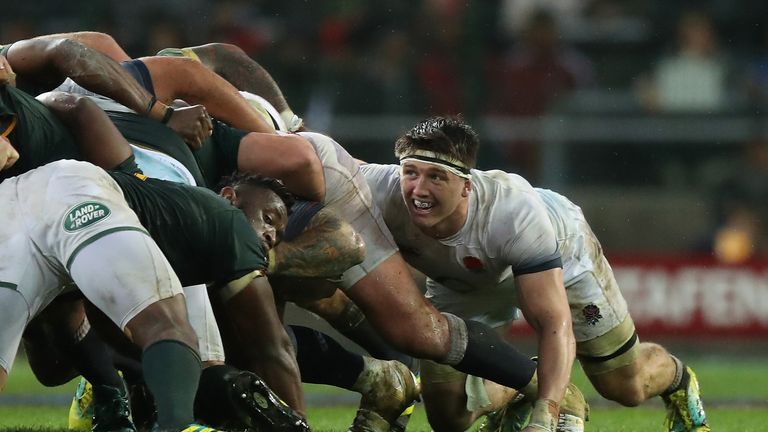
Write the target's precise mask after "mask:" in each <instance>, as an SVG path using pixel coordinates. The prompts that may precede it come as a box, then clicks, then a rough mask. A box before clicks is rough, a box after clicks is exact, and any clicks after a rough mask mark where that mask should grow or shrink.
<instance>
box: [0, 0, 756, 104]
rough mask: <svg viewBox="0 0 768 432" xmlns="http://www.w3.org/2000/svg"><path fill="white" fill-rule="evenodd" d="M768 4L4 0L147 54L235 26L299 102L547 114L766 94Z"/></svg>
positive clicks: (52, 25) (37, 17) (744, 100)
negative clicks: (582, 93) (572, 99)
mask: <svg viewBox="0 0 768 432" xmlns="http://www.w3.org/2000/svg"><path fill="white" fill-rule="evenodd" d="M745 3H750V5H746V4H745ZM766 11H768V6H766V5H764V4H762V2H758V1H742V2H728V1H725V0H709V1H699V2H686V1H680V0H677V1H674V0H673V1H661V0H658V1H650V2H647V1H639V0H621V1H619V0H486V1H482V2H480V1H478V2H465V1H458V0H414V1H411V0H409V1H405V0H397V1H387V2H367V1H362V0H327V1H322V2H310V1H291V2H284V1H275V0H224V1H216V2H214V1H212V0H168V1H163V2H154V1H151V0H134V1H130V2H122V1H116V0H109V1H98V2H97V1H92V0H74V1H72V2H67V3H60V2H55V1H53V0H40V1H36V2H34V4H31V2H29V3H23V2H14V3H11V4H9V5H6V6H4V14H3V15H2V16H0V40H2V41H5V42H7V41H12V40H15V39H20V38H23V37H28V36H31V35H35V34H40V33H52V32H62V31H71V30H74V29H93V30H100V31H106V32H108V33H110V34H113V35H114V36H115V37H116V38H117V39H118V40H119V41H120V42H121V43H122V44H123V45H124V46H126V47H128V52H129V54H132V55H135V56H139V55H147V54H148V53H153V52H156V51H157V50H159V49H161V48H165V47H168V46H182V45H183V46H188V45H194V44H201V43H205V42H209V41H222V42H231V43H235V44H237V45H239V46H240V47H242V48H243V49H244V50H245V51H246V52H248V53H249V54H251V55H252V56H253V57H254V58H257V59H259V60H260V61H263V62H264V63H265V64H266V65H268V66H269V68H270V70H274V72H275V76H277V77H278V78H279V80H280V84H281V86H282V87H284V88H285V89H286V92H287V93H288V96H289V97H290V99H291V101H292V102H293V104H294V105H296V106H297V107H298V108H300V109H302V110H306V109H307V108H308V107H310V106H312V104H317V105H319V106H322V107H323V108H327V109H330V110H332V111H333V112H341V113H377V114H378V113H423V112H425V111H427V112H435V113H443V112H463V113H467V114H470V115H475V114H482V113H501V114H510V115H526V116H535V115H539V114H541V113H543V112H546V111H547V110H548V109H551V108H552V107H553V105H554V104H556V103H557V102H558V100H560V99H562V98H563V97H564V96H566V95H568V94H569V92H571V91H573V90H575V89H580V88H589V87H591V88H597V89H602V90H604V91H621V90H628V89H634V90H635V91H636V92H637V95H638V100H639V101H640V102H641V103H642V104H643V106H645V107H646V108H648V109H649V110H671V111H688V110H692V111H711V110H718V109H735V108H739V107H745V106H747V105H745V104H748V103H749V102H750V101H751V102H757V101H759V102H763V101H764V100H765V99H766V96H767V94H766V92H767V90H766V89H768V30H767V29H765V28H763V27H764V25H765V24H766V23H765V19H764V18H763V17H764V16H765V14H764V13H761V12H766Z"/></svg>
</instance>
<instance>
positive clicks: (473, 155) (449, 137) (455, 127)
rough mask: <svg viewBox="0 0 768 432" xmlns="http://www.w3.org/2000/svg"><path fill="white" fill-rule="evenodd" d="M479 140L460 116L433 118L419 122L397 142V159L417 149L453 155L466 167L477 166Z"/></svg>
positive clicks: (452, 156)
mask: <svg viewBox="0 0 768 432" xmlns="http://www.w3.org/2000/svg"><path fill="white" fill-rule="evenodd" d="M479 146H480V138H479V137H478V135H477V132H475V130H474V129H472V127H471V126H470V125H468V124H467V123H465V122H464V119H462V118H461V117H460V116H451V117H432V118H428V119H426V120H424V121H421V122H419V123H418V124H416V126H414V127H413V128H411V130H410V131H408V132H406V133H405V135H403V136H401V137H400V138H398V139H397V141H396V142H395V155H396V156H397V157H398V159H400V158H402V157H403V156H406V155H408V154H411V153H413V152H414V151H415V150H427V151H431V152H435V153H439V154H444V155H447V156H450V157H451V158H453V159H457V160H459V161H461V162H463V163H464V164H465V165H466V166H467V167H470V168H474V167H475V166H476V165H477V150H478V147H479Z"/></svg>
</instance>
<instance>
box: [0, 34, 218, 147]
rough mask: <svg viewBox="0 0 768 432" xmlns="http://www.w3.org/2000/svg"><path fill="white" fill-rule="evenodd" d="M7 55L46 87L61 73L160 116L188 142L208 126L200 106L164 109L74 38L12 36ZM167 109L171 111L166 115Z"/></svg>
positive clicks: (21, 75) (23, 74)
mask: <svg viewBox="0 0 768 432" xmlns="http://www.w3.org/2000/svg"><path fill="white" fill-rule="evenodd" d="M6 57H7V59H8V62H9V63H10V64H11V66H12V67H13V69H14V71H15V72H16V74H17V75H18V77H17V79H18V80H19V81H22V80H30V81H31V82H34V83H36V84H38V85H41V86H45V87H48V88H54V87H56V86H58V85H59V84H60V83H61V82H62V81H63V80H64V79H65V78H66V77H69V78H71V79H72V80H73V81H75V82H76V83H78V84H79V85H81V86H83V87H85V88H86V89H88V90H91V91H92V92H94V93H98V94H101V95H104V96H107V97H109V98H112V99H114V100H116V101H117V102H119V103H121V104H123V105H125V106H127V107H128V108H130V109H132V110H134V111H136V112H137V113H139V114H141V115H145V116H147V117H150V118H152V119H155V120H158V121H163V120H165V122H166V123H167V124H168V126H169V127H171V128H172V129H174V130H175V131H176V132H177V133H179V135H181V136H182V137H183V138H184V140H185V141H186V142H187V143H188V144H190V145H193V146H195V145H198V146H199V145H200V143H201V142H202V140H203V139H205V138H206V137H207V136H208V135H209V134H210V130H211V123H210V119H209V118H208V116H207V113H206V111H205V107H202V106H197V107H190V108H186V109H185V110H179V111H176V112H173V111H169V107H168V106H167V105H165V104H163V103H162V102H158V101H156V100H155V98H154V97H153V96H152V95H151V94H150V93H149V92H148V91H147V90H145V89H144V87H142V86H141V84H139V83H138V82H137V81H136V80H135V79H133V77H132V76H131V75H130V74H129V73H128V72H126V71H125V70H124V69H123V68H122V67H121V66H120V64H118V63H116V62H115V61H113V60H112V59H110V58H109V57H107V56H105V55H104V54H102V53H100V52H98V51H96V50H94V49H91V48H88V47H87V46H85V45H83V44H81V43H79V42H77V41H75V40H73V39H56V38H50V39H45V38H38V39H27V40H23V41H19V42H15V43H14V44H13V45H11V47H10V48H9V50H8V52H7V54H6ZM167 115H170V117H167Z"/></svg>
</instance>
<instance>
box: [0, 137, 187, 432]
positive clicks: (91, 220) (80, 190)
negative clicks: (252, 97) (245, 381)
mask: <svg viewBox="0 0 768 432" xmlns="http://www.w3.org/2000/svg"><path fill="white" fill-rule="evenodd" d="M0 141H3V142H7V139H6V138H5V137H0ZM0 201H2V202H3V203H4V205H3V206H2V210H0V212H2V213H3V214H2V220H3V224H2V229H1V230H0V244H2V245H3V248H2V250H3V255H4V256H3V259H2V260H0V287H2V290H0V296H2V297H3V300H2V304H3V307H4V308H5V311H4V313H3V314H0V315H2V321H3V322H2V332H1V334H2V335H1V336H0V337H1V338H2V339H3V341H4V343H3V344H2V346H3V352H2V354H0V388H2V387H4V385H5V382H6V380H7V376H8V374H9V373H10V371H11V365H12V363H13V360H14V358H15V356H16V351H17V350H18V346H19V342H20V340H21V336H22V333H23V331H24V328H25V327H26V325H27V323H28V322H29V321H30V320H31V319H32V318H34V317H35V315H37V314H38V313H39V312H40V311H41V310H42V309H43V308H44V307H45V306H46V305H47V304H48V303H50V302H51V300H52V299H53V298H54V297H56V295H58V294H59V293H60V292H61V291H62V283H61V282H62V280H66V279H68V278H71V280H72V281H73V282H74V283H76V284H77V286H78V288H79V290H80V292H82V293H83V295H84V296H85V297H86V298H87V299H88V300H89V301H90V302H91V303H93V304H94V305H95V306H96V307H97V308H98V309H100V310H101V311H103V312H104V313H105V314H106V315H107V316H108V317H109V318H110V319H111V320H112V321H113V322H114V323H115V324H116V325H117V326H119V328H120V329H121V330H122V331H123V332H125V334H126V335H127V336H128V337H129V338H130V339H131V340H132V341H133V342H134V343H135V344H136V345H138V346H139V347H140V348H141V349H142V351H143V352H142V357H143V372H144V376H145V378H146V380H147V385H148V386H149V388H150V390H151V391H152V393H153V395H154V397H155V400H156V403H157V407H158V427H159V430H168V431H170V430H174V431H179V430H185V431H186V430H200V428H201V426H199V425H195V424H194V423H193V421H194V417H193V412H192V409H193V407H192V404H193V400H194V394H195V392H196V389H197V384H198V380H199V376H200V368H201V365H200V357H199V355H198V351H197V340H196V337H195V333H194V330H193V329H192V327H191V326H190V324H189V322H188V319H187V311H186V306H185V304H184V299H183V296H182V290H181V285H180V283H179V279H178V278H177V277H176V275H175V274H174V272H173V270H172V269H171V267H170V265H169V264H168V261H167V260H166V259H165V258H164V257H163V255H162V252H161V251H160V249H159V248H158V246H157V244H156V243H155V242H154V241H153V240H152V239H151V238H150V237H149V236H148V235H146V231H145V230H144V228H143V227H142V226H141V224H140V222H139V220H138V218H137V217H136V215H135V213H133V212H132V211H131V209H130V208H129V207H128V204H127V203H126V201H125V199H124V198H123V196H122V193H121V192H120V189H119V188H118V187H117V184H116V183H115V182H114V180H112V179H111V178H110V177H109V176H108V175H107V174H106V173H105V172H104V171H102V170H101V169H99V168H97V167H94V166H92V165H90V164H87V163H83V162H75V161H60V162H54V163H51V164H49V165H45V166H43V167H40V168H37V169H35V170H32V171H29V172H27V173H25V174H22V175H19V176H16V177H11V178H8V179H5V180H3V182H2V183H0ZM30 218H33V220H34V221H35V223H34V224H30V222H29V220H30ZM105 281H108V283H105Z"/></svg>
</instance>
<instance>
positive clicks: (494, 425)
mask: <svg viewBox="0 0 768 432" xmlns="http://www.w3.org/2000/svg"><path fill="white" fill-rule="evenodd" d="M531 411H533V404H531V403H529V402H528V401H527V400H521V399H518V398H516V399H515V400H513V401H512V402H510V403H509V404H507V405H506V406H505V407H504V408H502V409H500V410H498V411H493V412H490V413H488V414H486V415H485V419H484V420H483V423H482V424H481V425H480V428H479V429H478V432H502V431H521V430H523V428H524V427H525V425H527V424H528V419H529V418H530V417H531Z"/></svg>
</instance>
